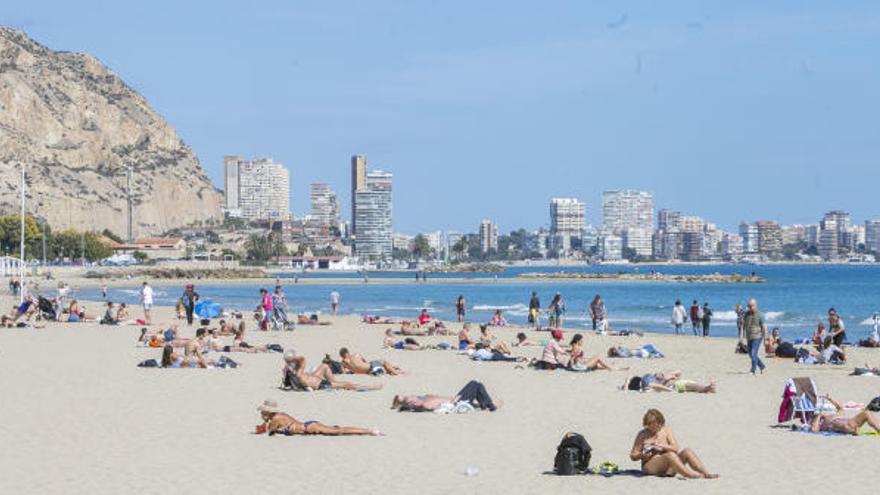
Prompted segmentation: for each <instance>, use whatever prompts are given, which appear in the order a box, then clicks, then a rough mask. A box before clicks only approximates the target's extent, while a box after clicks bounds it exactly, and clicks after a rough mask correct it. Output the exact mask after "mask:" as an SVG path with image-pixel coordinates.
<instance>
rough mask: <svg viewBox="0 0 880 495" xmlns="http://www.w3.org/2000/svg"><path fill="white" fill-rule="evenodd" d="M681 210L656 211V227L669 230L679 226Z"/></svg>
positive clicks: (665, 230)
mask: <svg viewBox="0 0 880 495" xmlns="http://www.w3.org/2000/svg"><path fill="white" fill-rule="evenodd" d="M680 221H681V212H680V211H676V210H669V209H666V208H664V209H662V210H660V211H659V212H657V229H659V230H662V231H664V232H669V231H671V230H674V229H678V228H680V227H681V222H680Z"/></svg>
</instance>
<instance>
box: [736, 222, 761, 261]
mask: <svg viewBox="0 0 880 495" xmlns="http://www.w3.org/2000/svg"><path fill="white" fill-rule="evenodd" d="M739 235H740V237H742V241H743V253H745V254H754V253H757V252H758V227H757V226H756V225H755V224H751V223H748V222H740V224H739Z"/></svg>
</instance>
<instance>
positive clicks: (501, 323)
mask: <svg viewBox="0 0 880 495" xmlns="http://www.w3.org/2000/svg"><path fill="white" fill-rule="evenodd" d="M489 324H490V325H492V326H493V327H506V326H507V320H505V319H504V315H502V314H501V310H500V309H496V310H495V314H494V315H492V320H491V321H490V322H489Z"/></svg>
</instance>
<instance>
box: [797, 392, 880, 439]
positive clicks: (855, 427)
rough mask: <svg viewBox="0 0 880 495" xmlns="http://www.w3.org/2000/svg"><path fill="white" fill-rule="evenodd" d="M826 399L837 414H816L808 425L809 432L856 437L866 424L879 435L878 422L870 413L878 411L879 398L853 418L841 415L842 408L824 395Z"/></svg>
mask: <svg viewBox="0 0 880 495" xmlns="http://www.w3.org/2000/svg"><path fill="white" fill-rule="evenodd" d="M825 398H826V399H828V401H829V402H831V404H832V405H834V408H835V409H837V412H834V413H826V414H817V415H816V416H815V417H814V418H813V422H812V423H811V424H810V431H812V432H819V431H827V432H833V433H844V434H847V435H858V434H859V429H860V428H861V427H862V426H863V425H865V424H867V425H868V426H870V427H871V428H873V429H874V431H876V432H877V433H880V421H877V418H875V417H874V415H873V414H871V413H872V412H878V411H880V397H877V398H875V399H873V400H871V402H870V403H869V404H868V407H866V408H865V409H862V411H861V412H859V413H858V414H856V415H855V416H853V417H851V418H850V417H847V416H846V415H844V414H842V413H843V406H841V405H840V404H839V403H838V402H837V401H836V400H834V399H832V398H831V397H830V396H828V395H826V396H825Z"/></svg>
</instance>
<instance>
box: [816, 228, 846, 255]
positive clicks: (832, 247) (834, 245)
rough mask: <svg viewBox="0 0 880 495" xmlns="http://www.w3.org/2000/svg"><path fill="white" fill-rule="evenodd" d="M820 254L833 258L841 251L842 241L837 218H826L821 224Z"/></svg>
mask: <svg viewBox="0 0 880 495" xmlns="http://www.w3.org/2000/svg"><path fill="white" fill-rule="evenodd" d="M817 248H818V251H819V256H821V257H822V258H825V259H826V260H827V259H831V258H834V257H836V256H837V254H838V253H839V252H840V241H839V236H838V230H837V219H835V218H824V219H822V223H821V224H820V226H819V245H818V246H817Z"/></svg>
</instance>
